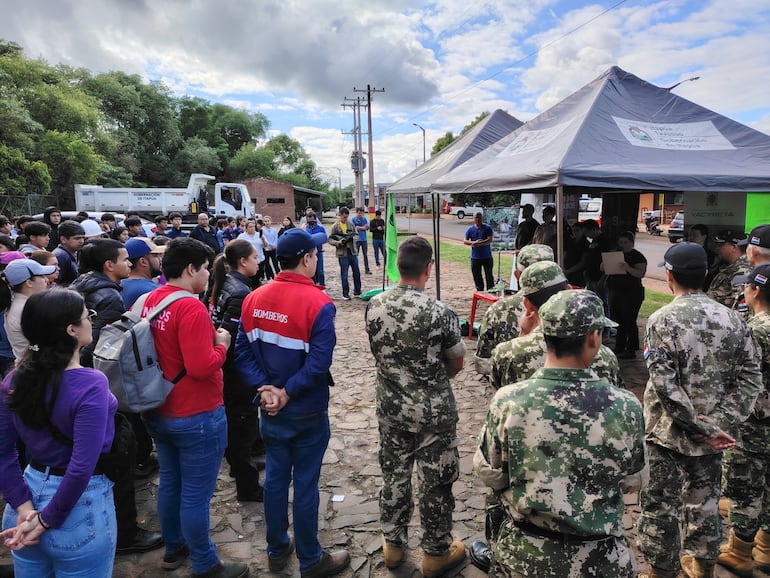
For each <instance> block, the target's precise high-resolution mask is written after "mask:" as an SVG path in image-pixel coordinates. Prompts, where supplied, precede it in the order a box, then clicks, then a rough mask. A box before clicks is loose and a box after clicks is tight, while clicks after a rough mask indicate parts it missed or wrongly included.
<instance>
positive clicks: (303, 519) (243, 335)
mask: <svg viewBox="0 0 770 578" xmlns="http://www.w3.org/2000/svg"><path fill="white" fill-rule="evenodd" d="M277 253H278V261H279V263H280V265H281V272H280V273H278V275H276V277H275V280H274V281H273V282H272V283H270V284H268V285H263V286H261V287H259V288H257V289H256V290H254V291H252V292H251V293H250V294H249V295H248V296H247V297H246V299H244V301H243V308H242V315H241V323H240V326H239V327H238V337H237V338H236V342H235V359H236V366H237V367H238V370H239V371H240V372H241V374H242V376H243V378H244V379H245V380H246V382H247V383H248V384H249V385H250V386H252V387H254V388H255V389H256V390H257V391H258V392H259V400H260V401H259V403H260V406H261V409H260V426H259V430H260V433H261V435H262V440H263V442H264V444H265V454H266V462H265V483H264V498H265V526H266V528H267V554H268V562H269V567H270V571H271V572H281V571H283V570H284V569H285V568H286V566H287V565H288V563H289V559H290V557H291V554H292V553H293V551H294V547H295V541H296V549H297V558H299V567H300V573H301V576H302V578H321V577H324V576H332V575H334V574H337V573H339V572H341V571H342V570H343V569H344V568H345V567H346V566H347V565H348V563H349V562H350V555H349V554H348V552H347V551H345V550H340V551H338V552H334V553H327V552H324V551H323V550H322V549H321V545H320V543H319V542H318V504H319V501H320V496H319V490H318V479H319V477H320V475H321V463H322V461H323V456H324V453H325V452H326V446H327V445H328V443H329V437H330V435H331V434H330V428H329V416H328V406H329V386H330V385H331V384H332V383H331V374H330V373H329V368H330V367H331V363H332V353H333V351H334V345H335V344H336V341H337V338H336V334H335V331H334V316H335V312H336V310H335V308H334V303H333V302H332V300H331V299H330V298H329V297H328V296H327V295H326V294H325V293H323V292H322V291H319V289H318V288H317V287H316V286H315V285H314V284H313V275H314V274H315V271H316V262H317V260H318V252H317V248H316V241H315V240H314V239H313V237H312V236H311V235H310V234H308V233H307V232H306V231H303V230H302V229H290V230H289V231H286V232H285V233H284V234H283V235H281V237H280V238H279V239H278V247H277ZM292 482H293V483H294V540H292V539H291V537H290V536H289V533H288V527H289V515H288V509H289V485H290V484H291V483H292Z"/></svg>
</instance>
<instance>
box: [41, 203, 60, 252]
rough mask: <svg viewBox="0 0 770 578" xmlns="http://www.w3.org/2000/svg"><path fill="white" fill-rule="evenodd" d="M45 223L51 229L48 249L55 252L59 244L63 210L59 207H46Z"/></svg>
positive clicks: (44, 212)
mask: <svg viewBox="0 0 770 578" xmlns="http://www.w3.org/2000/svg"><path fill="white" fill-rule="evenodd" d="M43 222H44V223H45V224H46V225H48V226H49V227H51V236H50V240H49V241H48V246H47V247H46V249H47V250H48V251H53V250H54V249H55V248H56V246H57V245H58V244H59V231H58V229H59V223H61V210H60V209H59V208H58V207H46V208H45V209H43Z"/></svg>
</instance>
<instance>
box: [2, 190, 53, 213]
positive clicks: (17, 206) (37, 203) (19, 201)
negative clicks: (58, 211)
mask: <svg viewBox="0 0 770 578" xmlns="http://www.w3.org/2000/svg"><path fill="white" fill-rule="evenodd" d="M56 204H57V200H56V196H55V195H36V194H29V195H0V214H3V215H5V216H6V217H9V218H13V217H14V216H17V215H35V214H37V213H42V212H43V209H45V208H46V207H50V206H51V205H54V206H56Z"/></svg>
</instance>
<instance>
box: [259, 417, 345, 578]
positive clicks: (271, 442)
mask: <svg viewBox="0 0 770 578" xmlns="http://www.w3.org/2000/svg"><path fill="white" fill-rule="evenodd" d="M259 431H260V433H261V434H262V441H263V442H264V443H265V485H264V487H265V526H266V528H267V553H268V556H277V555H278V554H280V552H281V551H282V550H283V549H284V548H286V546H288V544H289V534H288V529H289V484H290V483H291V482H292V480H293V481H294V509H293V513H294V543H295V545H296V548H297V558H299V568H300V571H302V572H304V571H305V570H307V569H308V568H309V567H310V566H312V565H313V564H315V563H316V562H318V560H319V559H320V558H321V544H320V543H319V542H318V504H319V501H320V497H319V491H318V478H319V477H320V475H321V462H322V461H323V457H324V453H325V452H326V446H327V445H328V444H329V437H330V436H331V432H330V429H329V416H328V415H327V414H326V412H323V413H317V414H313V415H310V416H302V417H285V416H281V415H280V414H278V415H276V416H272V417H271V416H269V415H267V414H266V413H265V412H261V414H260V418H259Z"/></svg>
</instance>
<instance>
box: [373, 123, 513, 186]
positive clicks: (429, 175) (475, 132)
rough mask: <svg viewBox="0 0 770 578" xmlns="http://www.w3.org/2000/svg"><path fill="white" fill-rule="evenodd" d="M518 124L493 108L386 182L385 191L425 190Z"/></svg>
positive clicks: (507, 133) (511, 130) (508, 132)
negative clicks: (466, 129) (408, 170)
mask: <svg viewBox="0 0 770 578" xmlns="http://www.w3.org/2000/svg"><path fill="white" fill-rule="evenodd" d="M522 124H523V123H522V122H521V121H520V120H518V119H517V118H514V117H512V116H511V115H510V114H508V113H507V112H505V111H504V110H500V109H497V110H496V111H495V112H493V113H492V114H490V115H489V116H488V117H486V118H485V119H483V120H482V121H481V122H480V123H478V124H477V125H476V126H474V127H473V128H472V129H471V130H469V131H468V132H466V133H465V134H464V135H462V136H460V137H459V138H458V139H457V140H455V141H453V142H452V143H451V144H450V145H449V146H448V147H446V148H445V149H443V150H441V151H440V152H438V153H437V154H436V155H434V156H432V157H431V158H429V159H428V160H427V161H426V162H424V163H423V164H422V165H420V166H419V167H417V168H416V169H414V170H413V171H412V172H411V173H409V174H407V175H405V176H403V177H401V178H400V179H398V180H397V181H396V182H395V183H393V184H392V185H390V186H389V187H388V193H396V194H403V193H412V194H419V193H429V192H430V191H431V185H432V184H433V183H434V182H435V181H436V180H437V179H438V178H439V177H441V176H443V175H445V174H446V173H448V172H449V171H451V170H452V169H454V168H456V167H458V166H460V165H462V164H463V163H464V162H466V161H467V160H468V159H471V158H473V157H474V156H475V155H477V154H478V153H480V152H481V151H483V150H484V149H486V148H487V147H488V146H490V145H492V144H494V143H496V142H497V141H499V140H500V139H501V138H503V137H505V136H506V135H509V134H510V133H511V132H513V131H514V130H516V129H517V128H519V127H520V126H521V125H522Z"/></svg>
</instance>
